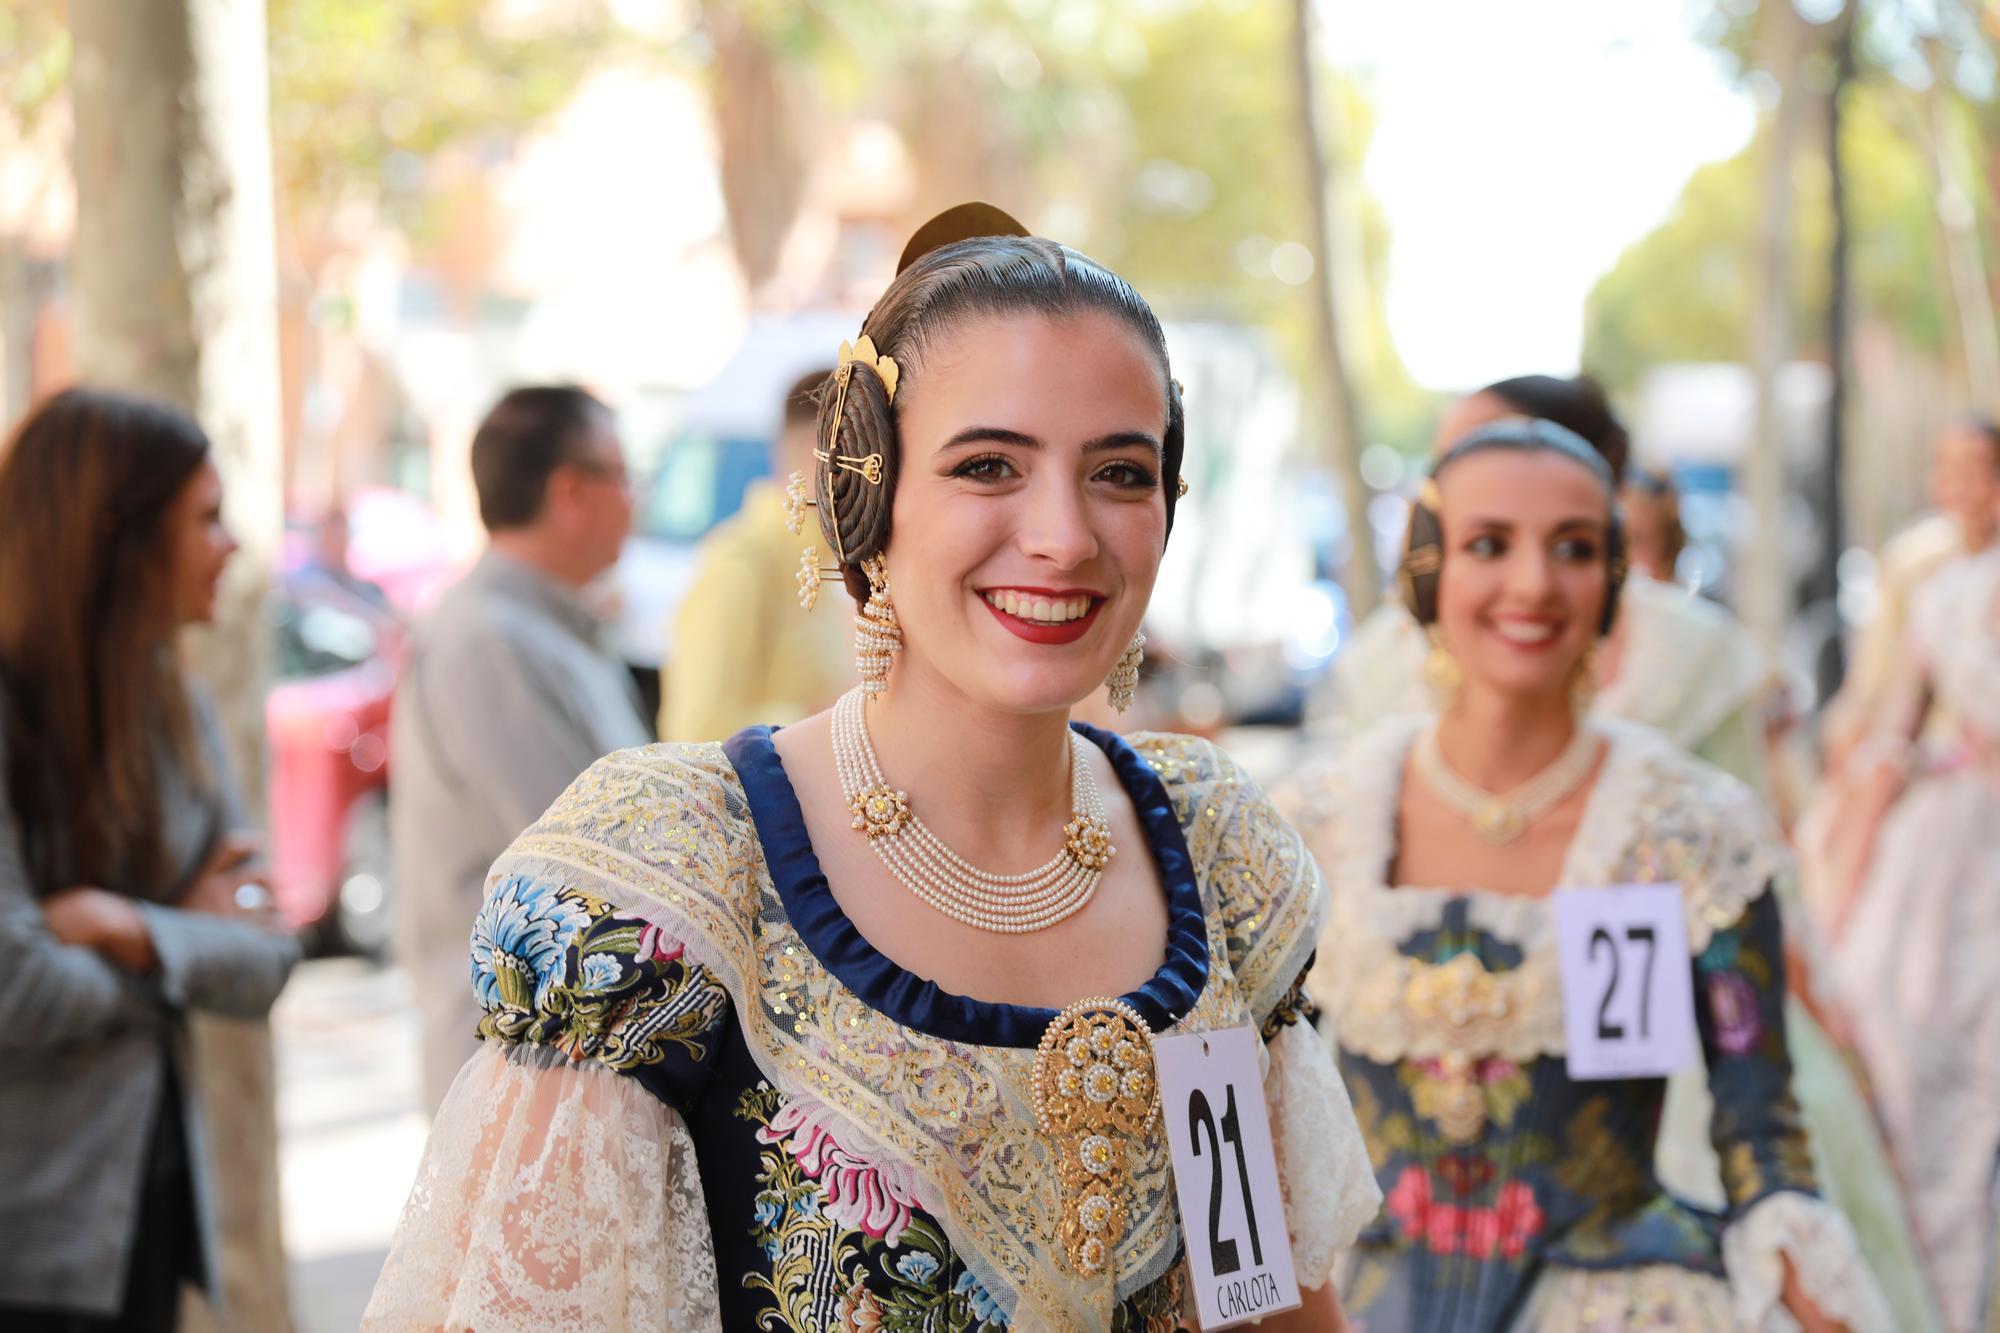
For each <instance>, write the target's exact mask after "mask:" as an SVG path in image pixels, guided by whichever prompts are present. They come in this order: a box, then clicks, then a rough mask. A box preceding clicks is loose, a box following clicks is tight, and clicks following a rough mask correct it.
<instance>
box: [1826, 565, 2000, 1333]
mask: <svg viewBox="0 0 2000 1333" xmlns="http://www.w3.org/2000/svg"><path fill="white" fill-rule="evenodd" d="M1910 628H1911V638H1910V642H1909V644H1908V653H1907V657H1906V661H1907V662H1908V664H1909V666H1910V668H1911V669H1910V670H1909V671H1908V672H1907V673H1906V674H1907V676H1908V677H1910V678H1911V679H1909V680H1906V685H1907V686H1908V688H1909V689H1910V690H1911V691H1912V692H1914V693H1921V694H1922V695H1923V696H1925V697H1926V698H1927V699H1928V704H1927V705H1926V706H1925V711H1927V712H1931V713H1936V712H1943V713H1944V714H1946V715H1947V716H1949V717H1951V718H1952V719H1954V723H1953V734H1951V735H1950V736H1949V744H1947V745H1944V746H1942V747H1939V748H1928V749H1926V750H1925V752H1924V753H1923V754H1922V755H1921V756H1920V757H1919V759H1918V761H1917V764H1916V771H1915V772H1914V773H1913V775H1912V776H1911V778H1910V781H1909V785H1908V787H1907V788H1906V789H1905V790H1904V792H1903V794H1902V796H1901V798H1900V799H1899V800H1898V801H1897V802H1896V804H1895V805H1894V806H1893V807H1892V808H1891V809H1890V810H1889V812H1888V814H1887V816H1886V817H1885V818H1884V819H1883V821H1882V825H1881V829H1880V832H1879V834H1878V835H1877V836H1876V838H1875V841H1874V852H1873V855H1872V857H1870V859H1869V861H1868V867H1867V873H1866V875H1865V876H1864V877H1863V879H1862V881H1861V885H1860V895H1859V897H1858V898H1857V899H1856V901H1855V904H1854V908H1853V911H1852V914H1851V915H1850V916H1849V918H1848V921H1847V925H1846V928H1845V929H1844V930H1843V931H1842V933H1841V935H1840V938H1839V940H1838V942H1837V944H1836V945H1835V948H1834V970H1835V974H1836V976H1837V977H1838V979H1839V981H1840V983H1841V985H1842V987H1843V988H1844V989H1845V990H1846V991H1847V992H1848V993H1849V994H1851V995H1853V996H1854V997H1856V1001H1857V1002H1856V1004H1855V1005H1854V1020H1855V1034H1856V1041H1857V1044H1858V1045H1859V1046H1860V1048H1861V1054H1862V1056H1863V1058H1864V1059H1865V1060H1866V1061H1867V1064H1868V1069H1869V1073H1870V1074H1871V1075H1872V1077H1873V1079H1874V1084H1875V1091H1876V1097H1877V1100H1878V1102H1879V1104H1880V1106H1881V1108H1882V1118H1883V1120H1884V1122H1885V1123H1886V1124H1887V1125H1888V1128H1889V1138H1890V1143H1891V1145H1892V1146H1893V1148H1894V1149H1895V1152H1896V1156H1897V1158H1898V1161H1899V1164H1900V1165H1901V1167H1902V1170H1903V1175H1904V1178H1905V1179H1906V1180H1907V1181H1908V1182H1909V1186H1910V1193H1911V1208H1912V1211H1913V1212H1914V1213H1915V1215H1916V1220H1917V1231H1918V1235H1919V1238H1920V1240H1921V1241H1922V1243H1923V1248H1924V1251H1925V1260H1926V1266H1927V1268H1928V1271H1929V1273H1930V1275H1931V1279H1932V1281H1933V1282H1934V1283H1935V1285H1936V1287H1937V1290H1938V1293H1939V1298H1940V1301H1941V1302H1942V1304H1943V1305H1944V1308H1945V1314H1946V1320H1947V1325H1948V1327H1950V1328H1951V1329H1953V1330H1959V1329H1966V1328H1971V1327H1974V1326H1975V1324H1976V1321H1977V1315H1976V1307H1977V1306H1978V1304H1979V1301H1980V1298H1981V1290H1982V1287H1984V1288H1985V1289H1986V1290H1987V1291H1989V1292H1990V1291H1991V1290H1992V1287H1993V1283H1994V1282H1995V1275H1994V1274H1993V1272H1992V1269H1991V1262H1992V1258H1993V1254H1994V1248H1993V1246H1994V1236H1993V1226H1994V1204H1993V1196H1992V1193H1991V1190H1992V1186H1993V1183H1994V1175H1993V1172H1994V1168H1995V1166H1996V1159H1997V1158H2000V551H1991V552H1987V553H1985V554H1981V555H1977V556H1973V557H1971V558H1969V559H1966V560H1964V561H1962V562H1960V563H1958V564H1956V565H1953V566H1951V567H1949V568H1947V569H1945V570H1943V571H1941V572H1939V573H1937V574H1935V575H1933V576H1932V577H1931V578H1930V580H1929V581H1928V582H1926V583H1925V584H1924V585H1923V586H1922V587H1921V588H1920V589H1919V591H1918V593H1917V596H1916V601H1915V604H1914V607H1913V611H1912V616H1911V627H1910ZM1917 681H1921V684H1918V683H1917ZM1890 711H1892V712H1896V713H1899V714H1900V716H1899V717H1897V718H1895V719H1890V720H1886V724H1887V727H1888V728H1889V730H1890V731H1891V732H1892V733H1895V734H1897V735H1898V736H1899V737H1900V739H1903V740H1907V738H1908V736H1909V735H1910V734H1911V732H1913V731H1914V730H1916V727H1917V722H1918V721H1919V719H1917V718H1916V717H1914V716H1912V713H1913V712H1914V711H1915V705H1914V702H1913V704H1912V707H1910V708H1904V709H1891V710H1890ZM1926 730H1927V731H1928V729H1926Z"/></svg>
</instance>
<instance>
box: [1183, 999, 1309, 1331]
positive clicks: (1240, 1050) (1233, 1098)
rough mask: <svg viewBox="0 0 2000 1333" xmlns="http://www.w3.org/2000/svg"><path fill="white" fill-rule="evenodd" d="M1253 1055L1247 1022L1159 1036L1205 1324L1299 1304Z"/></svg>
mask: <svg viewBox="0 0 2000 1333" xmlns="http://www.w3.org/2000/svg"><path fill="white" fill-rule="evenodd" d="M1257 1054H1258V1040H1257V1034H1256V1033H1255V1032H1254V1031H1252V1030H1251V1029H1250V1028H1248V1027H1235V1028H1225V1029H1223V1030H1222V1031H1219V1032H1196V1033H1187V1034H1184V1035H1181V1036H1173V1037H1156V1038H1154V1039H1153V1061H1154V1066H1155V1068H1156V1069H1157V1070H1158V1071H1159V1079H1160V1109H1161V1111H1162V1113H1163V1114H1164V1115H1165V1116H1166V1118H1167V1146H1168V1147H1169V1148H1170V1149H1172V1151H1173V1156H1174V1193H1175V1195H1176V1197H1177V1198H1178V1199H1179V1201H1180V1206H1181V1235H1182V1238H1183V1242H1184V1244H1185V1248H1186V1250H1187V1256H1188V1269H1189V1272H1190V1274H1191V1276H1192V1277H1193V1279H1194V1289H1195V1306H1196V1309H1197V1310H1198V1312H1199V1314H1200V1318H1201V1327H1202V1328H1203V1329H1205V1330H1214V1329H1220V1328H1233V1327H1235V1326H1236V1325H1237V1324H1242V1323H1247V1322H1248V1321H1250V1320H1252V1319H1262V1318H1263V1317H1264V1316H1266V1315H1269V1314H1275V1313H1277V1312H1278V1311H1280V1310H1290V1309H1293V1308H1295V1307H1296V1306H1297V1305H1298V1304H1299V1284H1298V1279H1297V1278H1296V1277H1295V1276H1294V1275H1293V1273H1292V1238H1291V1230H1290V1228H1289V1227H1288V1226H1287V1224H1286V1221H1285V1201H1284V1195H1283V1193H1282V1192H1281V1190H1280V1188H1279V1185H1278V1157H1277V1154H1276V1153H1275V1152H1274V1151H1273V1150H1272V1148H1271V1120H1270V1115H1269V1113H1268V1112H1267V1111H1266V1110H1265V1108H1264V1075H1263V1070H1262V1067H1261V1066H1260V1064H1259V1062H1258V1059H1257Z"/></svg>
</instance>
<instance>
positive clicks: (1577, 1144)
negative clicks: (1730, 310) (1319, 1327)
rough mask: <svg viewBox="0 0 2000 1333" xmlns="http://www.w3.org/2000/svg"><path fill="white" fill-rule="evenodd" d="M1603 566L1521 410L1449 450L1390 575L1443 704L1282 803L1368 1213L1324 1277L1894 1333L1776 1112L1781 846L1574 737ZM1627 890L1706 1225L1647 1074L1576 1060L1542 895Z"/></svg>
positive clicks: (1600, 550)
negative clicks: (1317, 867)
mask: <svg viewBox="0 0 2000 1333" xmlns="http://www.w3.org/2000/svg"><path fill="white" fill-rule="evenodd" d="M1623 576H1624V569H1623V557H1622V554H1621V549H1620V536H1619V532H1618V529H1617V521H1616V518H1615V514H1614V506H1613V485H1612V479H1611V474H1610V470H1609V469H1608V468H1607V467H1606V465H1605V463H1604V461H1603V459H1602V458H1601V457H1600V456H1599V455H1598V454H1597V453H1596V452H1594V451H1593V450H1592V449H1591V448H1590V447H1589V446H1588V445H1587V444H1585V443H1584V442H1583V441H1582V440H1581V439H1579V438H1577V437H1576V436H1575V435H1573V434H1571V433H1570V432H1568V431H1566V430H1564V429H1563V428H1561V427H1559V426H1556V425H1554V424H1553V423H1549V422H1546V421H1529V420H1526V419H1514V420H1510V421H1502V422H1499V423H1495V424H1492V425H1489V426H1487V427H1484V428H1482V429H1480V430H1478V431H1475V432H1474V433H1473V434H1472V435H1470V436H1468V437H1466V438H1465V439H1463V440H1461V441H1460V442H1459V443H1457V444H1455V445H1454V446H1453V447H1452V448H1450V449H1449V450H1448V451H1447V452H1446V453H1445V454H1444V456H1443V457H1442V458H1441V460H1440V461H1439V463H1438V465H1437V467H1436V469H1435V471H1434V473H1433V479H1432V482H1431V483H1430V484H1429V485H1427V486H1426V488H1425V492H1424V496H1423V498H1422V499H1421V501H1420V502H1419V504H1418V506H1417V508H1416V511H1415V513H1414V515H1413V517H1412V522H1411V535H1410V543H1409V548H1408V552H1407V554H1406V558H1405V562H1404V566H1403V591H1404V595H1405V599H1406V601H1407V603H1408V606H1409V609H1410V611H1411V613H1412V615H1413V616H1414V617H1415V618H1416V620H1417V622H1418V623H1419V624H1421V625H1423V626H1424V627H1425V628H1426V629H1427V631H1429V632H1430V633H1431V635H1432V636H1433V637H1432V642H1433V645H1434V653H1433V658H1432V661H1431V664H1430V668H1429V674H1430V677H1431V679H1432V682H1433V684H1434V685H1435V686H1436V687H1437V688H1438V690H1439V692H1440V693H1441V694H1442V695H1444V696H1445V698H1444V706H1443V707H1442V709H1441V711H1440V712H1439V713H1438V714H1436V715H1435V716H1432V715H1428V714H1415V715H1410V716H1407V717H1403V718H1396V719H1390V720H1387V721H1384V722H1381V723H1380V724H1378V725H1377V726H1375V727H1373V728H1371V729H1369V730H1367V731H1365V732H1363V733H1361V734H1360V735H1358V736H1356V737H1355V738H1354V739H1353V740H1352V741H1351V742H1350V744H1349V746H1348V747H1347V749H1346V750H1345V752H1344V753H1343V755H1342V757H1341V761H1340V763H1339V764H1338V766H1337V767H1336V768H1335V769H1333V770H1332V771H1331V772H1330V773H1327V774H1324V775H1321V776H1320V777H1319V778H1318V779H1316V780H1314V781H1313V782H1311V783H1309V784H1306V785H1305V786H1304V787H1303V789H1302V790H1300V791H1298V792H1296V793H1294V796H1293V799H1294V800H1295V801H1296V802H1297V806H1296V808H1297V809H1298V810H1299V812H1300V814H1299V818H1300V819H1301V820H1302V822H1303V823H1304V826H1305V829H1306V832H1307V838H1308V842H1309V844H1310V845H1311V846H1312V847H1313V849H1314V851H1315V853H1316V854H1317V855H1318V857H1319V860H1320V864H1321V867H1322V869H1323V871H1324V873H1325V875H1326V878H1327V884H1328V912H1327V920H1326V926H1325V929H1324V932H1323V934H1322V936H1321V944H1320V950H1319V958H1318V962H1317V964H1316V965H1315V968H1314V971H1313V973H1312V977H1311V981H1310V985H1309V989H1310V991H1311V993H1312V994H1313V996H1314V997H1315V998H1316V999H1317V1000H1318V1002H1319V1005H1320V1008H1321V1011H1322V1023H1323V1026H1324V1028H1325V1030H1326V1032H1327V1034H1328V1035H1329V1036H1330V1038H1331V1039H1332V1040H1333V1042H1334V1043H1335V1045H1336V1049H1337V1053H1338V1055H1339V1060H1340V1065H1341V1071H1342V1074H1343V1076H1344V1078H1345V1080H1346V1084H1347V1089H1348V1091H1349V1092H1350V1094H1351V1095H1352V1098H1353V1102H1354V1106H1355V1110H1356V1114H1357V1116H1358V1118H1359V1120H1360V1122H1361V1126H1362V1131H1363V1135H1364V1137H1365V1138H1366V1140H1367V1142H1368V1148H1369V1153H1370V1156H1371V1158H1372V1160H1373V1163H1374V1166H1375V1169H1376V1174H1377V1179H1378V1182H1379V1183H1380V1185H1381V1187H1382V1189H1383V1191H1384V1195H1385V1203H1384V1207H1383V1209H1382V1211H1381V1213H1380V1215H1379V1216H1378V1217H1377V1218H1376V1220H1375V1222H1374V1223H1373V1224H1372V1225H1371V1226H1370V1227H1369V1228H1368V1229H1367V1230H1366V1231H1365V1232H1364V1233H1363V1235H1362V1237H1361V1238H1360V1241H1359V1243H1358V1244H1357V1246H1356V1247H1355V1250H1354V1252H1353V1255H1352V1259H1351V1263H1350V1265H1349V1267H1348V1271H1347V1272H1346V1275H1345V1276H1344V1277H1343V1278H1342V1281H1341V1291H1342V1297H1343V1300H1344V1301H1345V1303H1346V1305H1347V1308H1348V1310H1349V1312H1350V1315H1351V1317H1352V1318H1353V1320H1354V1322H1355V1325H1356V1327H1357V1328H1363V1329H1367V1330H1370V1333H1389V1331H1391V1330H1393V1331H1395V1333H1404V1331H1406V1330H1407V1331H1408V1333H1417V1331H1419V1330H1423V1331H1425V1333H1428V1330H1433V1329H1454V1330H1467V1331H1468V1333H1476V1331H1484V1330H1503V1329H1515V1328H1518V1329H1536V1330H1562V1329H1601V1330H1611V1329H1637V1328H1644V1329H1669V1328H1671V1329H1683V1328H1699V1329H1744V1330H1763V1329H1772V1330H1776V1329H1791V1328H1794V1327H1798V1326H1803V1327H1804V1328H1806V1329H1808V1330H1816V1329H1829V1328H1846V1329H1851V1330H1857V1331H1859V1330H1877V1329H1886V1328H1888V1327H1890V1324H1889V1318H1888V1315H1887V1314H1886V1312H1885V1310H1884V1308H1883V1305H1882V1301H1881V1298H1880V1296H1879V1294H1878V1293H1877V1291H1876V1290H1875V1288H1874V1284H1873V1283H1872V1281H1871V1279H1870V1278H1869V1276H1868V1272H1867V1269H1866V1268H1865V1267H1864V1266H1863V1265H1862V1263H1861V1262H1860V1255H1859V1254H1858V1252H1857V1247H1856V1245H1855V1242H1854V1238H1853V1234H1852V1232H1851V1230H1850V1229H1849V1227H1848V1224H1847V1222H1846V1220H1845V1219H1844V1218H1843V1217H1842V1216H1841V1215H1840V1214H1839V1212H1838V1211H1837V1210H1835V1209H1834V1208H1832V1207H1831V1206H1830V1205H1828V1204H1826V1203H1824V1202H1822V1201H1821V1199H1820V1198H1819V1197H1818V1194H1817V1191H1816V1188H1815V1181H1814V1178H1813V1170H1812V1164H1811V1160H1810V1154H1809V1152H1808V1150H1807V1146H1806V1141H1805V1136H1804V1133H1803V1130H1802V1129H1801V1126H1800V1120H1799V1113H1798V1107H1797V1104H1796V1102H1795V1100H1794V1098H1793V1096H1792V1093H1791V1088H1790V1076H1791V1065H1790V1059H1789V1056H1788V1053H1787V1047H1786V1040H1785V1024H1784V1021H1783V1012H1784V994H1785V980H1784V977H1785V965H1784V950H1783V944H1782V939H1781V932H1780V926H1779V913H1778V908H1777V905H1776V902H1775V900H1774V898H1773V896H1772V893H1771V890H1770V886H1771V882H1772V880H1773V879H1774V878H1775V877H1776V876H1777V875H1779V874H1780V873H1781V872H1782V869H1783V851H1782V847H1781V844H1780V842H1779V839H1778V836H1777V833H1776V830H1775V828H1773V827H1772V826H1771V824H1770V821H1769V819H1768V817H1767V816H1766V815H1765V814H1764V813H1763V811H1762V808H1761V807H1760V805H1759V804H1758V802H1757V801H1756V800H1755V799H1754V797H1752V796H1751V794H1750V793H1749V792H1748V791H1747V790H1746V789H1745V788H1744V787H1743V786H1741V785H1740V784H1739V783H1737V782H1736V781H1735V780H1734V779H1731V778H1729V777H1728V776H1726V775H1724V774H1722V773H1720V772H1719V771H1717V770H1715V769H1712V768H1709V767H1708V766H1706V765H1704V764H1702V763H1701V762H1699V761H1697V760H1694V759H1692V758H1690V757H1688V756H1687V755H1686V754H1685V753H1684V752H1683V751H1681V750H1679V749H1677V748H1675V747H1674V746H1673V745H1671V744H1670V743H1669V742H1668V741H1667V740H1666V739H1665V738H1663V737H1660V736H1658V735H1657V734H1656V733H1653V732H1651V731H1648V730H1646V729H1643V728H1639V727H1635V726H1632V725H1630V724H1625V723H1618V722H1613V721H1609V720H1603V719H1594V718H1593V719H1589V720H1587V721H1586V720H1585V705H1586V704H1587V700H1586V699H1585V698H1584V697H1583V693H1584V692H1583V691H1582V690H1581V689H1579V685H1580V683H1581V682H1582V681H1584V680H1587V679H1588V672H1589V660H1590V656H1591V654H1592V652H1593V650H1594V648H1595V646H1596V643H1597V642H1598V640H1599V638H1600V637H1601V636H1602V635H1603V634H1604V633H1605V632H1606V630H1608V628H1609V626H1610V624H1611V622H1612V619H1613V616H1614V613H1615V607H1616V600H1617V596H1618V592H1619V585H1620V583H1621V582H1622V579H1623ZM1493 793H1503V795H1498V796H1496V795H1494V794H1493ZM1642 882H1658V883H1666V884H1672V885H1674V886H1675V888H1676V890H1677V899H1678V902H1677V904H1670V905H1669V908H1668V910H1670V911H1675V912H1676V914H1677V917H1678V919H1679V920H1681V921H1683V922H1684V925H1685V933H1686V937H1687V948H1688V953H1687V955H1686V956H1685V958H1684V959H1683V960H1682V962H1681V964H1680V965H1681V966H1684V967H1686V968H1688V969H1689V974H1688V975H1689V980H1690V984H1691V990H1692V1007H1693V1013H1692V1015H1691V1023H1692V1025H1693V1027H1694V1029H1695V1031H1696V1033H1698V1039H1699V1044H1700V1047H1701V1050H1702V1053H1703V1055H1704V1056H1705V1057H1706V1062H1707V1066H1708V1070H1709V1082H1710V1088H1711V1090H1712V1092H1713V1094H1714V1102H1715V1110H1714V1118H1713V1124H1712V1129H1711V1133H1712V1137H1713V1139H1714V1141H1715V1143H1716V1145H1717V1149H1718V1154H1719V1156H1720V1159H1721V1166H1722V1176H1723V1183H1724V1186H1725V1190H1726V1195H1727V1197H1726V1203H1725V1208H1724V1211H1723V1212H1722V1213H1721V1214H1720V1215H1713V1214H1707V1213H1703V1212H1699V1211H1697V1210H1695V1209H1692V1208H1690V1207H1688V1206H1685V1205H1683V1204H1681V1203H1679V1202H1677V1201H1676V1200H1675V1199H1673V1198H1672V1197H1671V1196H1669V1195H1668V1194H1667V1193H1666V1192H1665V1191H1664V1190H1663V1189H1662V1188H1661V1186H1660V1184H1659V1181H1658V1179H1657V1176H1656V1175H1655V1170H1654V1148H1655V1136H1656V1134H1657V1132H1658V1125H1659V1117H1660V1109H1661V1102H1662V1097H1663V1093H1664V1087H1665V1080H1664V1079H1663V1078H1614V1079H1607V1080H1602V1081H1598V1080H1587V1079H1583V1078H1577V1077H1572V1076H1571V1074H1570V1072H1569V1068H1568V1065H1567V1056H1568V1054H1569V1050H1570V1048H1569V1040H1568V1036H1567V1033H1566V1028H1565V1010H1564V1005H1563V999H1562V985H1561V966H1560V964H1559V961H1558V941H1557V933H1556V919H1555V915H1554V909H1553V906H1552V904H1551V903H1550V902H1549V901H1548V895H1549V894H1550V893H1551V892H1552V891H1553V890H1555V889H1557V888H1571V887H1580V888H1605V889H1610V888H1612V887H1613V886H1619V885H1629V884H1634V883H1642ZM1668 919H1669V920H1673V919H1675V918H1674V917H1671V916H1670V917H1669V918H1668ZM1661 961H1662V963H1663V964H1664V963H1665V962H1666V960H1664V959H1663V960H1661ZM1635 970H1636V964H1635ZM1584 1072H1589V1071H1584Z"/></svg>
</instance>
